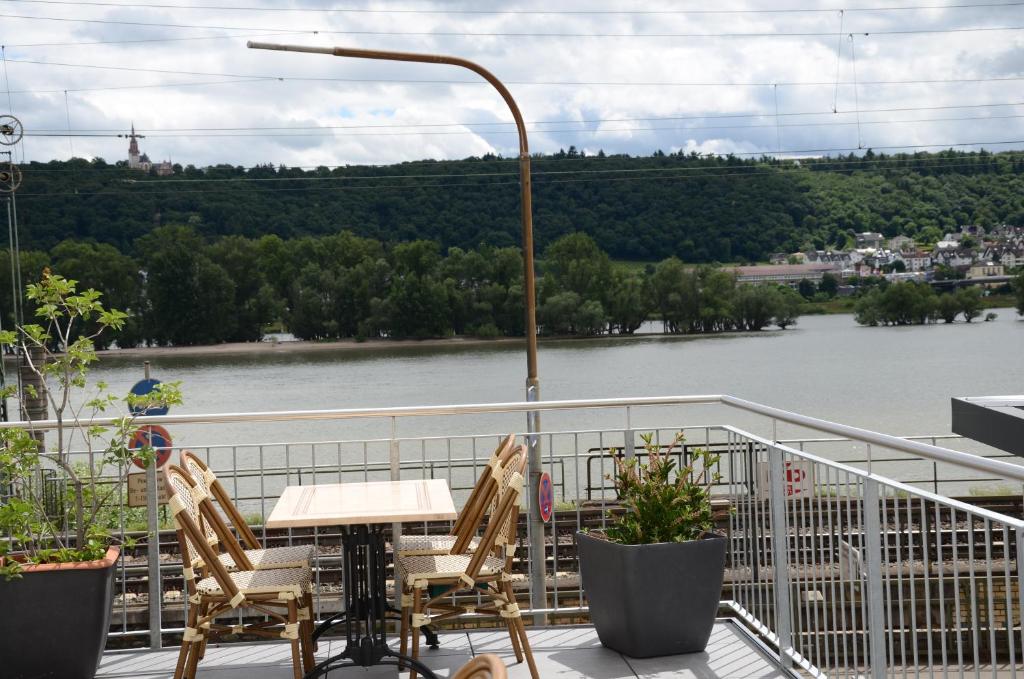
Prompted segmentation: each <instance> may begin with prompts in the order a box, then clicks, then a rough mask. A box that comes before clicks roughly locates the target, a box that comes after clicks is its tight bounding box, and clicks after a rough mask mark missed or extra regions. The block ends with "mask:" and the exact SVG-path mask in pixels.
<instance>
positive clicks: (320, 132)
mask: <svg viewBox="0 0 1024 679" xmlns="http://www.w3.org/2000/svg"><path fill="white" fill-rule="evenodd" d="M765 117H768V116H765ZM1018 118H1024V114H1014V115H998V116H961V117H947V118H916V119H910V120H865V121H861V120H856V121H832V120H830V121H824V122H812V123H778V124H776V123H765V124H754V125H690V126H683V127H681V126H658V125H653V126H644V127H639V126H632V127H615V128H598V129H592V130H587V129H532V130H529V132H530V133H531V134H586V135H604V134H620V133H622V132H650V131H676V132H689V131H698V130H757V129H763V128H776V129H777V130H778V129H781V128H794V127H850V126H856V127H857V130H858V146H857V148H863V143H862V142H860V141H859V140H860V134H859V133H860V127H861V125H901V124H912V123H913V124H916V123H943V122H961V121H969V120H1008V119H1018ZM285 129H286V130H290V131H234V130H232V131H222V132H199V133H196V132H190V133H185V132H153V131H147V132H146V134H147V136H148V137H150V138H152V139H203V138H210V137H212V138H231V137H267V138H275V137H277V138H281V137H284V138H287V137H300V138H306V137H335V136H336V135H335V134H334V132H333V131H332V128H330V127H325V128H285ZM303 130H313V131H303ZM137 131H138V132H140V133H141V132H143V130H142V129H141V128H140V129H139V130H137ZM480 134H483V133H481V132H478V131H473V130H447V131H428V132H356V133H350V132H347V133H344V135H343V136H344V137H345V138H351V137H411V136H465V135H480ZM486 134H491V135H498V134H501V135H517V134H518V131H516V130H491V131H489V132H486ZM25 135H26V136H29V137H91V138H105V139H106V138H116V137H126V136H127V135H126V134H124V133H109V132H87V131H77V132H67V131H62V130H36V131H31V132H26V133H25ZM777 147H778V148H780V149H781V148H782V145H781V143H779V144H777Z"/></svg>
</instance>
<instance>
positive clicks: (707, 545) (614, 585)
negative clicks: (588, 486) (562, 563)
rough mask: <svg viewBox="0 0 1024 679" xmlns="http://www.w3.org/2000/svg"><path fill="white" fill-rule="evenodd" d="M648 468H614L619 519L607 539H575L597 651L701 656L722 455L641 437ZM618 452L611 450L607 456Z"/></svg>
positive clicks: (716, 557) (719, 568) (635, 461)
mask: <svg viewBox="0 0 1024 679" xmlns="http://www.w3.org/2000/svg"><path fill="white" fill-rule="evenodd" d="M642 439H643V441H644V449H645V450H646V453H647V461H646V462H641V461H640V459H639V458H638V457H630V458H623V457H617V458H616V460H615V475H614V482H615V489H616V491H617V493H618V497H619V501H620V502H621V503H622V505H623V508H624V510H625V511H624V512H623V513H622V514H621V515H619V516H617V517H616V518H615V519H614V523H613V524H612V525H610V526H608V528H607V529H605V530H603V531H590V532H584V531H580V532H578V533H577V534H576V540H577V545H578V548H579V560H580V570H581V575H582V578H583V588H584V590H586V593H587V599H588V601H589V604H590V619H591V622H593V624H594V627H595V628H596V629H597V635H598V637H599V638H600V639H601V643H602V644H604V645H605V646H608V647H609V648H612V649H615V650H616V651H619V652H621V653H624V654H626V655H629V656H633V657H636V658H645V657H650V656H657V655H674V654H678V653H693V652H697V651H703V650H704V647H705V646H707V643H708V639H709V638H710V636H711V629H712V627H713V626H714V623H715V616H716V614H717V612H718V600H719V598H720V596H721V593H722V578H723V576H724V572H725V547H726V540H725V539H724V538H723V537H722V536H719V535H716V534H714V533H712V532H711V531H712V529H713V527H714V521H713V514H712V509H711V486H712V484H714V483H715V482H716V481H718V480H719V478H720V477H719V474H718V473H717V472H715V471H714V470H715V465H717V463H718V459H719V456H718V455H714V454H711V453H710V452H708V451H706V450H696V451H692V452H690V455H689V462H688V464H685V465H682V466H678V468H677V464H676V461H675V459H673V450H674V449H676V447H677V446H680V445H681V444H682V442H683V435H682V433H679V434H678V435H676V437H675V439H674V440H673V441H672V443H671V444H670V445H669V446H668V447H667V449H662V448H661V447H660V446H659V445H658V444H656V443H653V442H652V435H651V434H645V435H643V436H642ZM613 452H614V451H613Z"/></svg>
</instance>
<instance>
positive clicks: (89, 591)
mask: <svg viewBox="0 0 1024 679" xmlns="http://www.w3.org/2000/svg"><path fill="white" fill-rule="evenodd" d="M117 557H118V549H117V548H116V547H111V548H110V549H109V550H108V551H107V556H106V558H105V559H102V560H100V561H88V562H82V563H68V564H47V565H43V566H29V567H27V568H25V569H24V570H23V573H22V577H21V578H19V579H16V580H10V581H5V580H4V579H3V578H2V577H0V676H2V677H3V678H4V679H43V678H44V677H45V678H46V679H93V677H95V676H96V669H97V668H98V667H99V664H100V661H101V660H102V659H103V648H104V646H105V645H106V643H107V630H108V629H109V627H110V611H111V608H112V607H113V604H114V573H115V571H116V564H117Z"/></svg>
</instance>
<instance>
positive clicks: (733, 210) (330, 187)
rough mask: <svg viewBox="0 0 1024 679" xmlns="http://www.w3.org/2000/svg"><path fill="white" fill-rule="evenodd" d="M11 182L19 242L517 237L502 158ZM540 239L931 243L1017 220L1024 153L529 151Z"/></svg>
mask: <svg viewBox="0 0 1024 679" xmlns="http://www.w3.org/2000/svg"><path fill="white" fill-rule="evenodd" d="M22 169H23V171H24V176H25V179H24V184H23V185H22V187H21V189H20V191H19V193H18V207H19V221H20V223H21V227H22V228H21V233H22V247H25V248H33V249H46V250H49V249H50V248H52V247H53V246H54V245H56V244H57V243H59V242H60V241H63V240H65V239H69V238H70V239H75V240H88V239H94V240H96V241H98V242H100V243H110V244H112V245H114V246H115V247H117V249H118V250H120V251H121V252H125V253H129V252H131V253H135V254H139V253H136V252H135V248H136V246H137V243H136V241H137V239H139V238H140V237H142V236H144V235H146V234H147V233H149V232H150V231H151V230H152V229H153V228H154V227H155V226H158V225H160V224H172V223H177V224H189V225H191V226H193V227H194V228H195V229H196V231H197V232H198V233H199V234H200V235H202V236H204V237H206V238H208V239H215V238H217V237H220V236H226V235H242V236H246V237H249V238H255V237H259V236H262V235H266V234H277V235H279V236H281V237H282V238H285V239H288V238H292V237H297V236H319V235H326V234H332V233H338V232H340V231H342V230H347V231H351V232H352V233H354V234H356V235H359V236H365V237H369V238H373V239H376V240H380V241H383V242H386V243H395V242H401V241H409V240H414V239H430V240H434V241H437V242H438V243H439V244H440V245H441V247H442V251H443V250H445V249H447V248H448V247H451V246H457V247H461V248H464V249H471V248H476V247H478V246H480V245H484V244H486V245H490V246H495V247H504V246H512V245H517V244H518V243H519V240H520V239H519V228H520V227H519V200H518V195H519V194H518V191H519V188H518V164H517V162H516V161H515V160H514V159H503V158H498V157H485V158H470V159H466V160H460V161H444V162H437V161H423V162H415V163H403V164H400V165H392V166H386V167H343V168H334V169H328V168H317V169H312V170H302V169H293V168H274V167H272V166H260V167H255V168H249V169H246V168H233V167H230V166H221V167H217V168H209V169H205V170H203V169H197V168H194V167H191V166H186V167H184V168H178V170H179V171H178V173H177V174H176V175H174V176H172V177H156V176H146V175H142V174H140V173H138V172H136V171H132V170H129V169H127V168H126V167H123V166H121V165H111V164H108V163H106V162H104V161H102V160H99V159H97V160H94V161H91V162H90V161H85V160H74V161H69V162H58V161H54V162H50V163H30V164H28V165H26V166H23V168H22ZM533 170H534V223H535V233H536V240H537V247H538V249H540V250H542V249H543V248H545V247H546V246H547V245H548V244H550V243H551V242H553V241H554V240H556V239H557V238H558V237H560V236H562V235H565V234H567V233H571V232H574V231H583V232H585V233H588V234H590V235H591V236H593V238H594V239H595V240H596V242H597V244H598V246H599V247H600V248H601V249H602V250H604V251H606V252H607V253H608V254H609V255H611V256H612V257H613V258H616V259H631V260H647V261H657V260H661V259H663V258H665V257H668V256H673V255H674V256H677V257H679V258H681V259H682V260H684V261H687V262H710V261H721V262H727V261H743V260H750V261H756V260H764V259H766V258H767V257H768V255H769V254H770V253H773V252H792V251H795V250H798V249H803V248H808V247H818V248H821V247H835V246H840V247H842V246H844V245H847V244H849V243H851V234H853V233H855V232H857V231H880V232H882V233H884V234H886V235H889V236H894V235H897V234H906V235H911V236H915V237H917V238H919V239H920V240H923V241H926V242H927V241H934V240H936V239H937V238H939V237H941V233H942V232H943V231H945V230H949V229H952V228H954V227H956V226H959V225H962V224H968V223H977V224H981V225H983V226H987V225H990V224H996V223H1000V222H1007V223H1012V224H1024V179H1022V175H1024V154H1021V153H1019V152H1007V153H999V154H993V153H988V152H980V153H961V152H956V151H945V152H941V153H936V154H926V153H920V154H914V155H899V156H887V155H876V154H873V153H871V152H868V153H867V154H866V155H865V156H863V157H854V156H852V155H851V156H845V157H836V158H829V159H815V160H800V161H793V160H786V161H776V160H774V159H771V158H760V159H752V160H745V159H741V158H737V157H722V158H701V157H698V156H696V155H679V154H663V153H656V154H655V155H653V156H649V157H629V156H605V155H597V156H583V155H581V154H580V153H578V152H577V151H576V150H575V149H570V150H569V151H568V152H564V153H559V154H556V155H553V156H538V157H537V158H536V159H535V160H534V163H533Z"/></svg>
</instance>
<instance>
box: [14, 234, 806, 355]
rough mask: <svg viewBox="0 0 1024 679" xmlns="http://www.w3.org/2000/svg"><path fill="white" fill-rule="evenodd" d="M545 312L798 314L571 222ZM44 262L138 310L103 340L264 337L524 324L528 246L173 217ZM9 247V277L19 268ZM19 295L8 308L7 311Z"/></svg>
mask: <svg viewBox="0 0 1024 679" xmlns="http://www.w3.org/2000/svg"><path fill="white" fill-rule="evenodd" d="M542 254H543V256H542V258H541V266H540V271H539V282H538V309H537V317H538V322H539V324H540V327H541V332H543V333H544V334H547V335H598V334H605V333H615V334H631V333H633V332H634V331H636V329H637V328H639V327H640V325H641V324H642V323H643V322H644V321H645V320H647V319H648V318H649V317H651V316H652V315H654V314H657V315H660V317H661V318H662V319H663V323H664V326H665V329H666V331H668V332H674V333H706V332H723V331H731V330H760V329H762V328H764V327H766V326H768V325H769V324H772V323H775V324H777V325H779V326H780V327H783V328H785V327H786V326H788V325H791V324H793V323H794V322H795V321H796V317H797V314H798V308H799V304H800V301H801V298H800V296H799V294H798V293H797V292H795V291H794V290H791V289H788V288H776V287H774V286H760V287H753V286H745V285H737V283H736V280H735V277H734V276H732V275H731V274H729V273H726V272H725V271H723V270H720V269H716V268H712V267H708V266H701V267H696V268H694V267H686V266H684V265H683V264H682V262H681V261H680V260H678V259H676V258H674V257H673V258H669V259H666V260H664V261H662V262H661V263H659V264H657V265H648V266H647V267H646V268H638V267H625V266H623V265H616V264H613V263H612V261H611V259H610V258H609V256H608V254H607V253H605V252H604V251H602V250H601V249H600V248H599V247H598V246H597V244H596V243H595V242H594V240H593V239H592V238H590V237H589V236H587V235H585V234H581V233H575V234H569V235H567V236H564V237H562V238H560V239H558V240H556V241H555V242H553V243H552V244H551V245H550V246H548V248H547V249H546V250H545V251H544V252H543V253H542ZM45 267H50V269H51V270H52V271H53V272H54V273H58V274H61V275H63V276H65V277H67V278H71V279H75V280H77V281H79V283H80V287H81V288H83V289H84V288H88V287H94V288H96V289H97V290H100V291H101V292H103V293H104V295H105V297H104V301H105V303H106V304H107V305H108V306H109V307H112V308H117V309H120V310H123V311H126V312H128V313H129V320H128V322H127V323H126V325H125V328H124V329H123V330H122V331H121V332H120V333H119V334H117V335H114V336H109V337H103V338H102V340H101V345H106V344H109V343H112V342H115V341H116V342H117V344H118V345H119V346H122V347H127V346H137V345H140V344H153V345H161V346H165V345H175V346H180V345H193V344H214V343H220V342H245V341H256V340H259V339H260V338H261V337H262V336H263V334H264V331H265V330H266V329H267V328H268V326H271V325H274V326H278V327H282V328H284V329H287V330H290V331H291V332H293V333H294V334H295V335H296V336H297V337H299V338H301V339H309V340H322V339H335V338H356V339H366V338H423V337H445V336H450V335H470V336H477V337H487V338H489V337H500V336H508V337H515V336H522V335H523V333H524V328H525V321H524V318H525V310H524V306H523V305H524V302H523V260H522V257H521V255H520V252H519V250H518V248H515V247H494V246H488V245H483V246H480V247H478V248H475V249H469V250H464V249H462V248H458V247H451V248H449V249H448V250H447V251H446V252H443V253H442V251H441V248H440V246H439V245H438V244H437V243H435V242H433V241H426V240H415V241H410V242H405V243H398V244H395V245H386V244H384V243H382V242H380V241H378V240H374V239H370V238H364V237H360V236H356V235H353V234H352V233H349V232H342V233H340V234H336V235H330V236H321V237H303V238H294V239H290V240H285V239H282V238H280V237H278V236H275V235H268V236H262V237H260V238H256V239H250V238H246V237H244V236H239V235H232V236H226V237H222V238H219V239H216V240H212V241H207V240H206V239H204V238H203V237H202V236H201V235H200V234H199V232H198V231H197V230H196V229H195V228H194V227H192V226H186V225H167V226H161V227H158V228H156V229H153V230H152V231H150V232H149V233H147V234H146V235H144V236H142V237H141V238H139V239H138V240H137V241H136V242H135V245H134V248H133V250H132V252H131V253H129V254H126V253H123V252H121V251H119V250H118V249H117V248H115V247H114V246H112V245H110V244H106V243H95V242H77V241H64V242H61V243H59V244H58V245H57V246H56V247H54V248H53V249H51V250H50V251H49V252H43V251H38V250H24V251H22V252H21V273H22V278H23V281H24V283H26V284H27V283H28V282H31V281H36V280H38V278H39V275H40V273H41V272H42V270H43V269H44V268H45ZM10 275H11V272H10V261H9V256H8V255H7V254H6V253H4V254H3V255H2V256H0V280H10ZM11 304H12V302H11V297H10V296H9V295H2V296H0V313H2V314H3V318H4V321H5V323H8V324H9V323H10V322H11V312H12V309H11Z"/></svg>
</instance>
